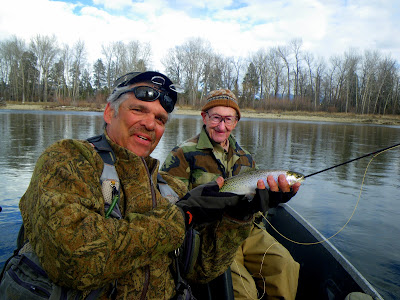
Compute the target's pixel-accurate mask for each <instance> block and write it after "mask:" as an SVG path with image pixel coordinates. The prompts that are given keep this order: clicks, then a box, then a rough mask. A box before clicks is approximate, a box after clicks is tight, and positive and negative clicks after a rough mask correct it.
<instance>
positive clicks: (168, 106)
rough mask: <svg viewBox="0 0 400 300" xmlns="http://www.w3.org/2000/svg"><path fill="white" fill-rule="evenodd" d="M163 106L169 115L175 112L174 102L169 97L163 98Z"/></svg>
mask: <svg viewBox="0 0 400 300" xmlns="http://www.w3.org/2000/svg"><path fill="white" fill-rule="evenodd" d="M160 103H161V106H162V107H164V109H165V111H166V112H167V113H171V112H172V111H173V110H174V106H175V104H174V101H173V100H172V99H171V98H170V97H169V96H167V95H164V97H162V100H161V101H160Z"/></svg>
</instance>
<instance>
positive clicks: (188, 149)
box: [161, 127, 257, 189]
mask: <svg viewBox="0 0 400 300" xmlns="http://www.w3.org/2000/svg"><path fill="white" fill-rule="evenodd" d="M256 168H257V167H256V163H255V161H254V160H253V158H252V156H251V154H250V153H249V152H248V151H246V150H244V149H243V148H241V147H240V146H239V144H238V143H237V142H236V140H235V138H234V137H233V135H232V134H231V135H230V136H229V149H228V152H226V151H224V149H223V148H222V147H221V146H220V145H218V144H216V143H214V142H213V141H211V140H210V138H209V137H208V135H207V132H206V130H205V128H204V127H203V129H202V131H201V132H200V134H199V135H197V136H195V137H193V138H191V139H189V140H187V141H185V142H183V143H182V144H180V145H178V146H177V147H175V148H174V149H172V151H171V153H170V154H169V155H168V156H167V158H166V159H165V162H164V164H163V165H162V167H161V170H163V171H165V172H168V174H170V175H172V176H175V177H176V178H179V179H180V180H181V181H183V182H184V183H185V184H186V186H187V187H188V188H189V189H192V188H195V187H196V186H198V185H201V184H205V183H207V182H210V181H212V180H215V179H216V178H217V177H218V176H222V177H224V178H229V177H231V176H234V175H238V174H239V173H241V172H244V171H248V170H249V169H256Z"/></svg>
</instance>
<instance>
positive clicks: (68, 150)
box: [20, 72, 262, 299]
mask: <svg viewBox="0 0 400 300" xmlns="http://www.w3.org/2000/svg"><path fill="white" fill-rule="evenodd" d="M177 91H178V89H177V87H176V86H175V85H173V84H172V82H171V80H170V79H169V78H168V77H166V76H165V75H163V74H161V73H157V72H133V73H129V74H126V75H124V76H122V77H121V78H120V79H118V80H117V82H116V87H115V89H114V91H113V92H112V94H111V95H110V96H109V98H108V99H107V101H108V103H107V106H106V108H105V110H104V121H105V130H104V133H103V134H102V135H101V136H97V137H95V138H91V139H88V141H84V140H73V139H68V140H61V141H59V142H56V143H55V144H53V145H52V146H50V147H49V148H47V149H46V150H45V151H44V153H43V154H42V155H41V156H40V158H39V159H38V162H37V164H36V168H35V170H34V173H33V176H32V180H31V183H30V186H29V188H28V190H27V191H26V193H25V194H24V196H23V197H22V198H21V201H20V209H21V213H22V218H23V223H24V225H25V239H26V241H28V243H29V245H30V246H31V248H30V249H33V251H34V252H35V253H36V255H37V256H38V259H39V261H40V263H41V265H42V267H43V269H44V270H45V271H46V273H47V275H48V276H49V277H50V279H51V280H52V281H53V282H54V283H55V284H57V285H59V286H62V287H65V288H67V289H69V290H74V291H79V292H80V293H82V294H83V296H84V297H85V296H87V295H92V294H93V291H96V292H99V293H100V298H101V299H108V298H107V297H111V298H113V299H170V298H172V297H176V296H177V295H179V294H180V295H182V294H185V295H187V294H190V287H188V285H187V281H185V280H183V279H182V277H183V276H185V277H186V278H187V280H189V281H193V282H200V283H204V282H207V281H210V280H212V279H213V278H215V277H217V276H219V275H220V274H222V273H223V272H224V271H225V270H226V269H227V268H228V267H229V265H230V264H231V263H232V261H233V257H234V255H235V252H236V250H237V248H238V246H239V245H240V244H241V243H242V242H243V240H244V239H245V238H246V237H247V236H248V234H249V232H250V228H251V223H252V213H253V210H252V209H251V208H249V209H243V208H241V207H240V205H239V202H240V201H241V200H242V198H243V197H242V196H238V195H235V194H231V193H219V192H218V191H219V188H220V186H222V184H223V178H222V177H220V178H217V179H216V180H214V181H212V182H210V183H207V184H205V185H200V186H198V187H197V188H195V189H193V190H191V191H189V192H187V187H186V186H185V185H184V184H183V183H182V182H181V181H180V180H177V179H176V178H174V177H173V176H171V175H168V174H167V173H165V172H159V171H158V168H159V162H158V161H157V160H156V159H154V158H152V157H151V156H150V155H151V153H152V151H153V150H154V148H155V147H156V146H157V144H158V142H159V141H160V139H161V137H162V135H163V133H164V130H165V127H166V123H167V121H168V118H169V113H171V112H172V110H173V109H174V105H175V103H176V101H177ZM101 153H103V155H102V156H101V155H100V154H101ZM104 153H105V154H106V155H105V157H104ZM107 157H108V158H107ZM109 159H111V161H109ZM106 161H108V163H105V162H106ZM112 165H113V166H114V167H115V169H113V167H112ZM217 200H218V201H217ZM260 201H262V199H260ZM110 203H111V204H110ZM260 205H261V204H260ZM238 208H240V209H238ZM194 229H196V230H194ZM197 232H199V233H200V235H201V242H200V246H198V247H197V245H199V239H198V235H197ZM26 245H28V244H26ZM193 245H194V246H193ZM192 246H193V247H192ZM24 248H25V247H24ZM191 249H198V255H196V253H193V251H192V252H191V251H190V250H191ZM176 257H178V259H177V258H176ZM176 265H179V266H182V270H180V273H178V272H177V268H176ZM174 267H175V268H174ZM185 299H187V298H185Z"/></svg>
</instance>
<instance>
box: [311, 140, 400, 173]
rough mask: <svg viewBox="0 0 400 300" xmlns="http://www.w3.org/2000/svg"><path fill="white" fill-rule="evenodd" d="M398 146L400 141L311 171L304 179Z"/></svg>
mask: <svg viewBox="0 0 400 300" xmlns="http://www.w3.org/2000/svg"><path fill="white" fill-rule="evenodd" d="M397 146H400V143H399V144H396V145H393V146H390V147H386V148H383V149H380V150H377V151H374V152H370V153H368V154H365V155H363V156H360V157H357V158H354V159H351V160H348V161H345V162H343V163H341V164H338V165H335V166H333V167H329V168H326V169H324V170H321V171H318V172H315V173H311V174H309V175H307V176H304V179H305V178H307V177H311V176H314V175H317V174H319V173H322V172H325V171H328V170H331V169H333V168H336V167H340V166H343V165H345V164H348V163H351V162H353V161H356V160H359V159H361V158H364V157H367V156H371V155H374V154H378V153H381V152H383V151H386V150H389V149H391V148H394V147H397Z"/></svg>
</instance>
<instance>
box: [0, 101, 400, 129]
mask: <svg viewBox="0 0 400 300" xmlns="http://www.w3.org/2000/svg"><path fill="white" fill-rule="evenodd" d="M0 109H19V110H74V111H98V112H101V111H103V109H104V106H103V107H99V105H96V106H62V105H55V104H54V103H28V104H20V103H7V105H6V106H1V107H0ZM174 113H175V114H182V115H199V114H200V112H199V111H198V110H194V109H190V108H187V107H177V108H176V109H175V111H174ZM242 117H250V118H263V119H282V120H300V121H316V122H341V123H364V124H379V125H400V116H396V115H385V116H381V115H356V114H352V113H348V114H346V113H327V112H305V111H300V112H299V111H298V112H258V111H255V110H242Z"/></svg>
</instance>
